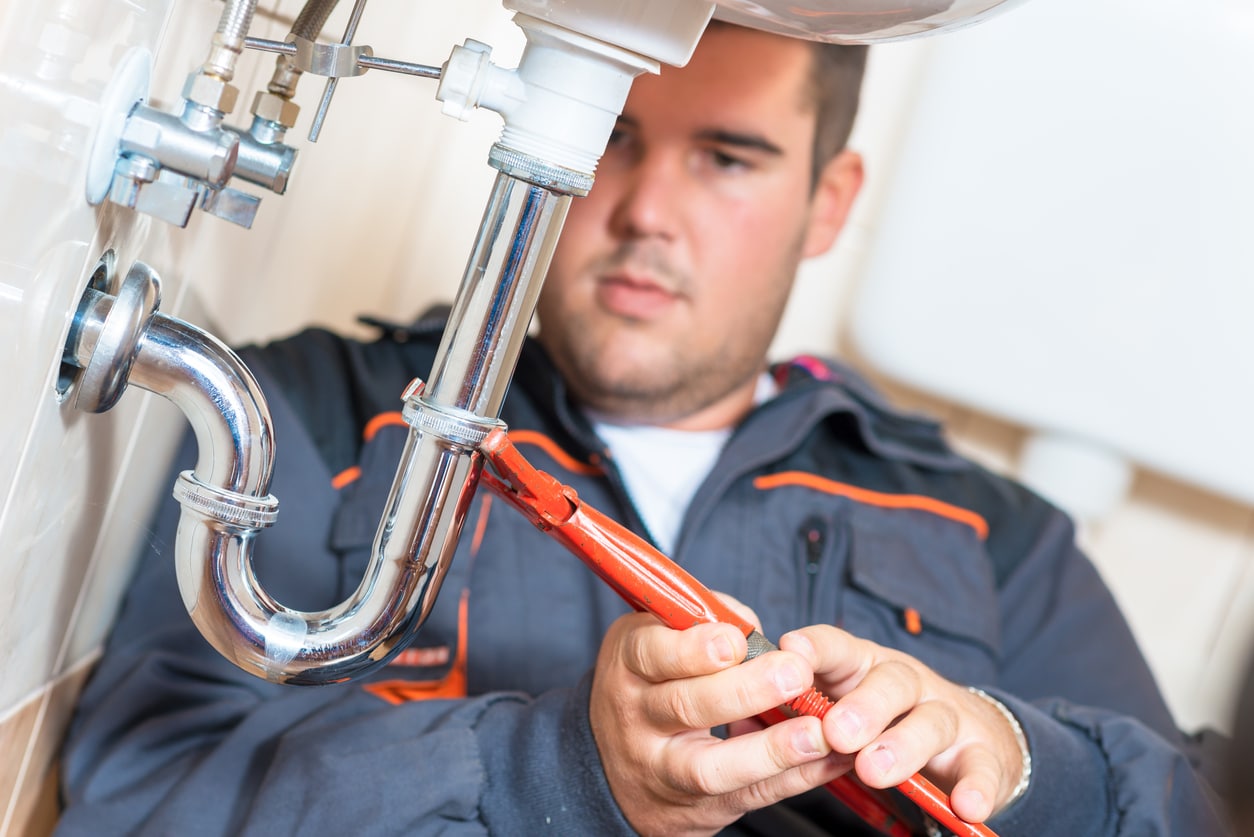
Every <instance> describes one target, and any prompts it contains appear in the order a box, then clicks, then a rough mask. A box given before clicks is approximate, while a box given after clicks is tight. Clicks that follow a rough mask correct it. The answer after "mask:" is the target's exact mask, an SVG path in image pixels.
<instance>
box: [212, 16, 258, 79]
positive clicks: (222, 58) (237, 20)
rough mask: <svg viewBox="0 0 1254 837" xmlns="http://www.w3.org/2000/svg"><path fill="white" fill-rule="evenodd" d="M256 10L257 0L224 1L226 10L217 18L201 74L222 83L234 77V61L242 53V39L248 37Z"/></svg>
mask: <svg viewBox="0 0 1254 837" xmlns="http://www.w3.org/2000/svg"><path fill="white" fill-rule="evenodd" d="M256 10H257V0H226V8H224V9H223V10H222V17H220V18H218V31H217V32H216V33H215V34H214V36H213V46H211V47H210V49H209V57H208V58H207V59H206V60H205V63H204V65H203V66H202V67H201V72H203V73H207V74H209V75H212V76H217V77H218V78H220V79H222V80H223V81H230V80H231V79H232V78H234V77H235V61H236V59H237V58H239V56H240V53H241V52H243V51H244V37H245V36H246V35H248V27H250V26H251V25H252V22H253V13H254V12H255V11H256Z"/></svg>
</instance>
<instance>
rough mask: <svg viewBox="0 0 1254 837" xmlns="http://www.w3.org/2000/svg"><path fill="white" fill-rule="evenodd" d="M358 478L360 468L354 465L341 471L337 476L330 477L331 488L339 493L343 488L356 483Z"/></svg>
mask: <svg viewBox="0 0 1254 837" xmlns="http://www.w3.org/2000/svg"><path fill="white" fill-rule="evenodd" d="M360 476H361V468H360V467H359V466H357V465H354V466H352V467H351V468H345V469H344V470H343V471H340V472H339V473H338V474H336V475H335V476H333V477H331V487H332V488H334V489H335V490H336V491H339V490H340V489H341V488H343V487H344V486H346V485H349V484H350V483H353V482H356V481H357V478H358V477H360Z"/></svg>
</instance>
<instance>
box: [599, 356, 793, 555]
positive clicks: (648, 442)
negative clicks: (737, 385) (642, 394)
mask: <svg viewBox="0 0 1254 837" xmlns="http://www.w3.org/2000/svg"><path fill="white" fill-rule="evenodd" d="M778 389H779V388H778V387H777V386H776V385H775V381H774V380H773V379H772V378H771V376H770V375H768V374H766V373H765V372H764V373H762V375H761V376H760V377H759V378H758V383H757V389H756V390H755V391H754V394H753V403H754V404H761V403H763V402H765V401H769V400H770V399H771V398H773V397H774V396H775V393H776V392H778ZM588 418H589V419H590V420H591V421H592V426H593V428H594V429H595V430H596V432H597V435H598V436H600V437H601V440H602V441H604V442H605V444H606V445H607V446H608V447H609V449H610V453H611V454H613V457H614V464H615V465H617V466H618V470H619V472H620V473H621V474H622V476H623V482H625V483H626V485H627V493H628V494H630V495H631V499H632V502H633V503H635V505H636V509H637V510H638V511H639V512H640V516H641V517H642V518H643V519H644V523H645V525H646V526H647V527H649V533H650V534H652V535H653V537H654V539H655V540H656V541H657V545H658V547H659V548H660V549H661V550H662V552H665V553H667V554H670V552H671V551H672V550H673V549H674V548H675V541H676V539H677V538H678V537H679V529H680V526H681V524H682V523H683V519H684V513H685V512H686V511H688V505H689V504H690V503H691V502H692V498H693V495H695V494H696V493H697V489H698V488H700V487H701V483H702V482H704V481H705V478H706V477H707V476H708V475H709V473H710V470H711V469H712V468H713V467H714V462H715V461H716V460H717V459H718V455H719V453H720V452H721V451H722V450H723V445H724V444H725V443H726V442H727V439H728V438H729V437H730V436H731V432H732V429H731V428H730V427H728V428H724V429H721V430H674V429H671V428H669V427H655V426H653V425H648V424H615V423H613V422H612V421H609V420H608V417H606V416H602V415H599V414H596V413H592V412H591V411H589V413H588Z"/></svg>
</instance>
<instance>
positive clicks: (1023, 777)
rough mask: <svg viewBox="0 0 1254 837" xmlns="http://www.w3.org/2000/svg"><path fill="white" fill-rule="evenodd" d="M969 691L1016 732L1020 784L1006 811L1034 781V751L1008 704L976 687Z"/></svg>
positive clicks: (1005, 806) (1012, 795)
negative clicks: (992, 709) (993, 710)
mask: <svg viewBox="0 0 1254 837" xmlns="http://www.w3.org/2000/svg"><path fill="white" fill-rule="evenodd" d="M967 690H968V691H970V692H971V694H973V695H975V696H976V697H978V698H981V699H982V700H984V701H985V702H987V703H988V704H989V705H991V706H992V707H993V708H994V709H996V710H997V711H998V712H1000V713H1001V716H1002V717H1003V718H1005V719H1006V722H1007V723H1009V724H1010V729H1011V730H1013V731H1014V734H1015V743H1017V744H1018V745H1019V756H1020V758H1021V759H1022V766H1021V772H1020V773H1019V783H1018V784H1016V785H1015V787H1014V790H1013V791H1011V792H1010V798H1009V799H1007V800H1006V803H1005V804H1004V805H1002V806H1000V810H1004V809H1006V808H1008V807H1010V806H1011V805H1013V804H1014V803H1015V801H1016V800H1018V799H1019V797H1021V796H1023V794H1025V793H1027V790H1028V785H1029V784H1030V783H1031V781H1032V750H1031V748H1030V747H1028V737H1027V736H1026V735H1024V734H1023V726H1022V725H1021V724H1020V723H1019V719H1018V718H1016V717H1015V713H1013V712H1011V711H1010V710H1009V709H1008V708H1007V707H1006V704H1004V703H1002V702H1001V701H1000V700H998V699H997V698H995V697H993V696H992V695H990V694H989V693H988V692H986V691H984V690H983V689H977V688H976V687H975V686H968V687H967Z"/></svg>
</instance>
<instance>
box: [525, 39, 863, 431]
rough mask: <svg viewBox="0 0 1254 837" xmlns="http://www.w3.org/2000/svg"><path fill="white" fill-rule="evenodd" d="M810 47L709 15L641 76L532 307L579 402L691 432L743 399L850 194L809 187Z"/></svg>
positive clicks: (736, 412)
mask: <svg viewBox="0 0 1254 837" xmlns="http://www.w3.org/2000/svg"><path fill="white" fill-rule="evenodd" d="M810 49H811V48H810V47H809V46H808V45H807V44H804V43H802V42H798V41H793V40H789V39H785V38H780V37H777V36H773V35H767V34H764V33H759V32H753V31H749V30H742V29H734V28H730V27H715V28H712V29H711V30H710V31H708V32H707V33H706V35H705V37H704V38H703V39H702V41H701V43H700V45H699V46H698V47H697V50H696V53H695V55H694V56H693V59H692V61H691V62H690V63H689V65H688V66H687V67H685V68H682V69H676V68H671V67H667V68H664V69H663V71H662V75H661V76H645V77H641V78H639V79H637V80H636V82H635V84H634V86H633V88H632V91H631V95H630V97H629V98H628V100H627V104H626V106H625V108H624V111H623V116H622V117H621V118H620V120H619V124H618V129H617V131H616V133H615V135H614V137H613V138H612V139H611V140H610V144H609V148H608V149H607V150H606V153H605V156H604V158H603V159H602V160H601V163H600V165H599V167H598V171H597V175H596V183H595V185H594V186H593V188H592V192H591V194H590V195H589V196H588V197H586V198H582V199H581V198H576V199H575V200H574V201H573V203H572V206H571V210H570V214H569V217H568V218H567V221H566V226H565V229H564V231H563V233H562V238H561V241H560V243H559V245H558V249H557V252H556V253H555V255H554V258H553V261H552V265H551V267H550V268H549V272H548V277H547V279H546V281H545V287H544V290H543V293H542V295H541V299H540V303H539V307H538V312H539V317H540V340H541V342H542V343H543V344H544V346H545V348H546V349H547V350H548V352H549V354H550V355H551V356H552V357H553V360H554V363H556V365H557V366H558V368H559V370H560V371H561V372H562V374H563V376H564V377H565V378H566V380H567V382H568V384H569V385H570V387H571V390H572V392H573V393H574V395H575V396H576V397H577V398H578V399H579V400H580V401H581V402H582V403H583V404H585V405H586V406H588V407H591V408H593V409H595V410H598V411H600V412H603V413H608V414H610V415H613V416H616V417H618V418H620V419H622V420H624V421H648V422H654V423H661V424H668V425H672V426H677V427H687V428H690V429H697V428H703V427H717V426H726V425H728V424H731V423H733V422H735V421H736V420H737V419H739V418H740V417H741V416H742V415H743V413H744V412H746V411H747V410H748V409H749V407H750V405H751V398H752V391H753V384H754V380H755V378H756V376H757V374H758V373H759V372H760V371H761V370H762V369H763V366H764V359H765V355H766V351H767V348H768V346H769V344H770V341H771V338H772V337H773V335H774V332H775V329H776V326H777V325H778V323H779V319H780V316H781V315H782V312H783V308H784V303H785V301H786V300H787V297H788V292H789V289H790V288H791V286H792V281H793V277H794V275H795V273H796V269H797V266H798V264H799V262H800V260H801V259H802V258H805V257H807V256H811V255H815V254H817V253H819V252H822V251H823V250H825V249H827V247H828V246H829V245H830V243H831V241H832V239H833V238H834V237H835V233H836V231H837V230H838V229H839V226H840V223H841V222H843V219H844V212H845V211H846V210H847V209H848V203H849V202H851V201H852V198H853V194H845V193H841V194H840V195H836V194H835V187H833V186H832V184H830V183H825V182H821V183H820V185H819V187H818V188H817V189H816V190H812V188H811V182H810V172H811V167H810V156H811V146H812V143H813V141H814V131H815V107H814V103H813V102H812V101H811V98H810V94H809V87H808V79H809V73H810V68H811V63H810V62H811V54H810ZM855 168H856V166H855ZM857 172H858V175H859V177H858V178H857V180H858V182H860V168H859V169H857ZM856 191H857V182H854V183H852V185H851V187H850V188H848V189H845V192H852V193H856ZM833 201H836V204H837V205H834V204H833ZM840 201H844V203H843V206H841V205H838V204H839V202H840ZM834 213H835V215H834ZM836 215H838V217H836Z"/></svg>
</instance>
